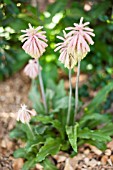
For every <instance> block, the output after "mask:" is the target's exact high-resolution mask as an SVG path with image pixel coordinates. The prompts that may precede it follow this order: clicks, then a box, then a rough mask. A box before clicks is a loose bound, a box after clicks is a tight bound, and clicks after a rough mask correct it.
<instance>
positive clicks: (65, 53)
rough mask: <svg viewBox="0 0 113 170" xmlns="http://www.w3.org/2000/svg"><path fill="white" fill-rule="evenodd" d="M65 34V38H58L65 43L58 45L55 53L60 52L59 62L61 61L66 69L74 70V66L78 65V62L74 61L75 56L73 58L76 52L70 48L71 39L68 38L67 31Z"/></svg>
mask: <svg viewBox="0 0 113 170" xmlns="http://www.w3.org/2000/svg"><path fill="white" fill-rule="evenodd" d="M63 34H64V38H63V37H61V36H57V38H59V39H60V40H62V41H63V42H61V43H57V44H56V49H55V50H54V51H55V52H56V51H58V50H60V57H59V60H60V61H61V63H63V64H64V66H65V67H67V68H68V69H70V68H73V67H74V65H75V64H76V60H75V59H74V56H73V55H74V51H72V50H71V49H70V48H68V46H69V42H70V38H71V37H68V36H67V34H66V32H65V31H63Z"/></svg>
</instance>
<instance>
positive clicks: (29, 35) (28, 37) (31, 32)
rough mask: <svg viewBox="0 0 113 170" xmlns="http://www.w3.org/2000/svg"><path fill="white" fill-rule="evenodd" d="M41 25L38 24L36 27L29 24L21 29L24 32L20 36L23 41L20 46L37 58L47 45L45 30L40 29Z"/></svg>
mask: <svg viewBox="0 0 113 170" xmlns="http://www.w3.org/2000/svg"><path fill="white" fill-rule="evenodd" d="M42 28H43V26H39V27H37V28H36V29H35V28H34V27H32V26H31V24H29V28H28V29H26V30H21V32H24V33H25V34H24V35H22V36H21V38H22V42H24V44H23V46H22V48H23V49H24V50H25V52H26V53H28V54H29V55H30V56H31V57H33V58H39V57H40V56H41V55H42V54H43V53H44V52H45V48H46V47H47V46H48V45H47V43H46V42H47V39H46V36H45V33H46V32H45V31H41V29H42Z"/></svg>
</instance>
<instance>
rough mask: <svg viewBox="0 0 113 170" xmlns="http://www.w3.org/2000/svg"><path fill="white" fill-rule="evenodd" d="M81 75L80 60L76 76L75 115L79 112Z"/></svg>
mask: <svg viewBox="0 0 113 170" xmlns="http://www.w3.org/2000/svg"><path fill="white" fill-rule="evenodd" d="M79 76H80V60H79V61H78V68H77V76H76V86H75V115H74V118H76V115H77V113H78V85H79Z"/></svg>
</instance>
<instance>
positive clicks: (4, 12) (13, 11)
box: [0, 0, 113, 82]
mask: <svg viewBox="0 0 113 170" xmlns="http://www.w3.org/2000/svg"><path fill="white" fill-rule="evenodd" d="M84 5H85V1H84V2H75V1H71V2H69V1H68V0H63V1H59V0H56V1H55V3H53V4H49V5H48V6H47V7H46V11H44V12H40V11H39V9H38V7H33V6H31V5H30V1H29V0H22V1H16V0H13V1H12V0H2V1H1V6H0V18H1V23H0V26H1V27H0V28H1V29H2V31H1V32H0V35H1V36H0V37H1V41H0V48H1V50H0V78H1V79H2V78H3V76H4V75H5V76H8V75H10V74H11V73H13V72H15V71H17V70H19V69H20V68H22V67H23V66H24V64H25V63H26V61H27V59H28V57H29V56H28V55H26V54H25V52H24V51H23V50H22V49H21V46H22V43H21V42H20V41H19V36H20V34H21V32H20V30H21V29H26V28H27V27H28V23H31V24H33V25H34V26H39V25H43V26H44V29H45V30H46V31H47V38H48V48H47V51H46V53H45V54H44V56H43V57H42V58H41V64H42V65H43V68H44V71H46V72H47V74H46V75H45V74H44V81H45V82H46V80H47V77H49V76H51V77H52V78H54V79H55V80H56V79H57V67H56V64H57V66H60V67H61V68H62V69H64V68H63V65H62V64H60V63H59V62H58V60H57V59H58V55H59V54H58V53H54V51H53V50H54V47H55V46H54V45H55V43H56V42H58V39H56V35H58V34H59V33H60V34H62V30H64V29H65V27H68V26H72V25H73V23H74V22H78V21H79V19H80V17H81V16H83V17H84V20H85V21H90V22H91V26H92V28H93V29H94V32H95V34H96V36H95V45H94V46H93V47H91V51H92V52H91V53H89V54H88V56H87V57H86V59H85V60H84V61H83V62H82V66H81V69H82V70H83V71H85V72H89V70H90V72H91V73H92V72H94V71H95V73H98V70H101V69H105V67H108V68H111V67H112V65H113V60H112V53H113V48H112V41H113V39H112V31H113V25H112V24H113V22H112V16H111V15H112V8H111V6H112V1H111V0H109V1H107V2H106V1H105V0H103V1H101V2H93V5H92V6H91V10H89V11H86V10H84ZM75 11H76V12H75ZM89 64H90V66H91V67H90V66H89ZM52 70H54V72H53V71H52ZM64 70H65V69H64ZM48 71H49V72H48ZM50 74H51V75H50Z"/></svg>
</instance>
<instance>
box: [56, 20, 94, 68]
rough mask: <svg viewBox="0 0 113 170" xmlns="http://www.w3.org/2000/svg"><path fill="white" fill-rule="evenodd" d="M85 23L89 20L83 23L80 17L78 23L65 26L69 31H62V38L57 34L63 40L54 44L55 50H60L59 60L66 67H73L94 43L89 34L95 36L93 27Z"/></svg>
mask: <svg viewBox="0 0 113 170" xmlns="http://www.w3.org/2000/svg"><path fill="white" fill-rule="evenodd" d="M87 25H89V22H85V23H84V24H83V17H82V18H81V19H80V23H79V24H77V23H74V26H75V27H68V28H66V30H69V31H70V32H69V33H67V34H66V33H64V38H63V37H59V36H57V38H59V39H61V40H63V42H62V43H58V44H56V46H57V48H56V49H55V52H56V51H58V50H60V57H59V60H60V61H61V62H62V63H64V65H65V67H67V68H73V67H74V66H75V64H76V63H77V62H78V61H79V60H82V59H83V58H84V57H85V56H86V55H87V53H88V52H89V51H90V47H89V45H90V44H91V45H93V44H94V42H93V40H92V38H91V36H95V34H94V33H93V29H91V28H89V27H86V26H87Z"/></svg>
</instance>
